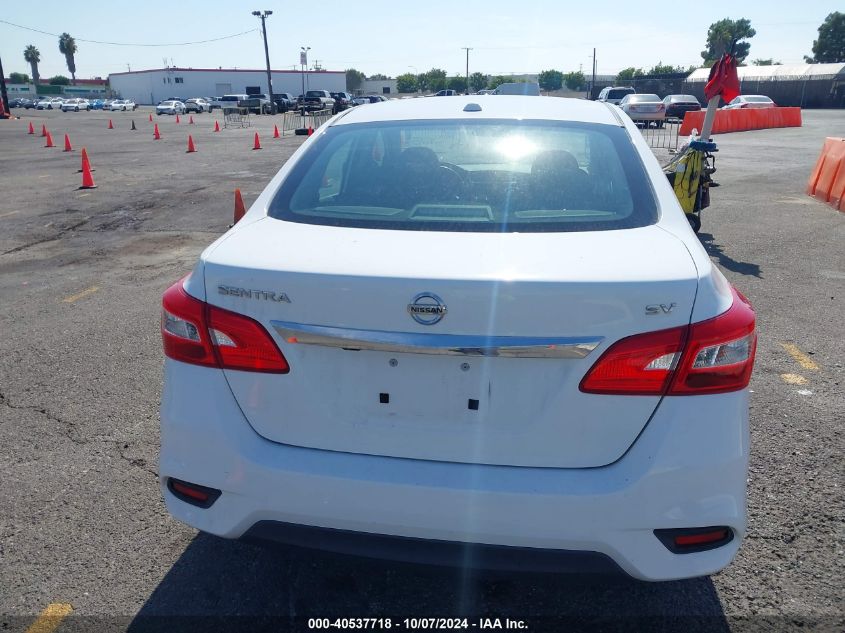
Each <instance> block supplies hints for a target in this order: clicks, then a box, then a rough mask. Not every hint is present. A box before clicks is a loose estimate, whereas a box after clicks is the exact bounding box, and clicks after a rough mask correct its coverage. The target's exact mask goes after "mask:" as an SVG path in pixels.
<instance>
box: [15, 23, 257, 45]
mask: <svg viewBox="0 0 845 633" xmlns="http://www.w3.org/2000/svg"><path fill="white" fill-rule="evenodd" d="M0 23H2V24H8V25H9V26H14V27H16V28H19V29H24V30H25V31H32V32H33V33H41V34H42V35H50V36H52V37H60V35H59V34H58V33H49V32H48V31H41V30H40V29H33V28H31V27H29V26H23V25H22V24H15V23H14V22H9V21H8V20H0ZM256 31H258V29H249V30H248V31H241V32H240V33H233V34H232V35H224V36H223V37H215V38H212V39H210V40H197V41H196V42H174V43H172V44H140V43H132V42H103V41H101V40H87V39H83V38H81V37H74V38H73V39H74V40H76V41H77V42H87V43H89V44H108V45H109V46H146V47H157V46H191V45H193V44H208V43H209V42H219V41H220V40H228V39H231V38H233V37H240V36H241V35H246V34H247V33H255V32H256Z"/></svg>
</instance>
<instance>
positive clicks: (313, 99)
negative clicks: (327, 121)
mask: <svg viewBox="0 0 845 633" xmlns="http://www.w3.org/2000/svg"><path fill="white" fill-rule="evenodd" d="M303 106H304V107H305V109H306V110H332V111H334V99H333V98H332V96H331V94H330V93H329V91H328V90H309V91H308V92H306V93H305V99H303Z"/></svg>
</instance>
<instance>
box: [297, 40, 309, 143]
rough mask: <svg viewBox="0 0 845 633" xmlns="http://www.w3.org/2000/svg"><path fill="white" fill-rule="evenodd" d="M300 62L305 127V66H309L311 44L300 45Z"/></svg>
mask: <svg viewBox="0 0 845 633" xmlns="http://www.w3.org/2000/svg"><path fill="white" fill-rule="evenodd" d="M299 48H300V52H299V63H300V64H301V65H302V117H303V118H302V120H303V127H305V123H304V121H305V68H306V67H307V66H308V51H310V50H311V47H310V46H300V47H299Z"/></svg>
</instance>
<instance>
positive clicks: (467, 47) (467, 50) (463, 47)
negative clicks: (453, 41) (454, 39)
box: [461, 46, 472, 94]
mask: <svg viewBox="0 0 845 633" xmlns="http://www.w3.org/2000/svg"><path fill="white" fill-rule="evenodd" d="M461 50H464V51H466V52H467V94H469V52H470V51H471V50H472V49H471V48H470V47H469V46H462V47H461Z"/></svg>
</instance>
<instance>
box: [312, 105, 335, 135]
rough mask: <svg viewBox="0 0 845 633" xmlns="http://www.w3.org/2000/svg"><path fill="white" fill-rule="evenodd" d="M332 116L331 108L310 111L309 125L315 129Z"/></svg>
mask: <svg viewBox="0 0 845 633" xmlns="http://www.w3.org/2000/svg"><path fill="white" fill-rule="evenodd" d="M331 118H332V111H331V109H326V110H315V111H314V112H312V113H311V117H310V119H311V121H310V123H311V127H313V128H314V129H315V130H316V129H317V128H318V127H320V126H321V125H322V124H323V123H326V122H327V121H328V120H329V119H331Z"/></svg>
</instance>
